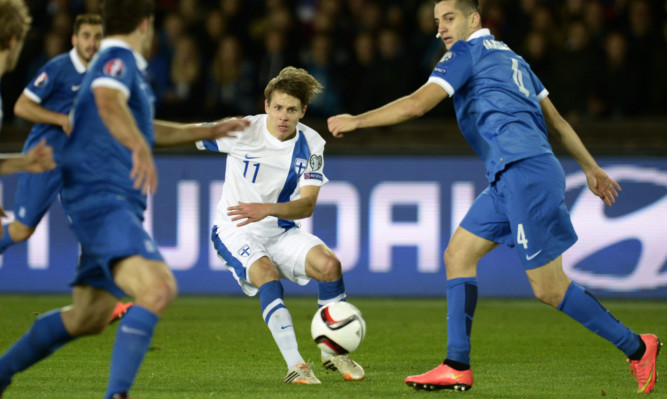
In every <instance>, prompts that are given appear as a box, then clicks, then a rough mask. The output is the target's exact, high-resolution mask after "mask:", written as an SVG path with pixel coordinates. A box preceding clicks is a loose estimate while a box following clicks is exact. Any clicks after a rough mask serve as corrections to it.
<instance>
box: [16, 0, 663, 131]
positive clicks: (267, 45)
mask: <svg viewBox="0 0 667 399" xmlns="http://www.w3.org/2000/svg"><path fill="white" fill-rule="evenodd" d="M27 3H29V4H30V7H31V11H32V15H33V17H34V23H33V30H32V31H31V34H30V36H29V38H28V43H27V44H26V47H25V49H24V54H23V55H22V59H21V61H20V64H19V65H20V67H19V68H17V71H16V72H14V74H13V77H11V78H10V77H6V78H5V79H3V86H9V87H6V88H4V90H7V91H10V92H12V93H13V95H14V96H18V93H20V91H21V90H22V89H23V87H24V86H25V84H26V83H27V82H28V81H29V79H30V78H32V76H33V75H34V74H35V72H36V71H37V70H38V68H39V67H40V66H41V65H43V64H44V63H45V62H46V61H47V60H48V59H50V58H51V57H53V56H55V55H57V54H59V53H61V52H64V51H67V50H69V48H70V46H71V45H70V35H71V27H72V21H73V17H74V16H76V15H77V14H78V13H81V12H97V11H98V10H99V0H32V1H30V0H29V1H27ZM156 3H157V7H158V12H157V15H156V35H155V40H154V43H153V48H152V54H151V56H150V58H149V69H148V75H149V79H150V81H151V83H152V85H153V89H154V91H155V94H156V97H157V103H156V113H157V117H159V118H165V117H166V118H169V119H179V120H204V119H213V118H218V117H221V116H225V115H247V114H253V113H259V112H263V110H264V105H263V100H264V95H263V91H264V87H265V86H266V84H267V82H268V81H269V80H270V79H271V78H272V77H273V76H275V75H277V73H278V72H279V71H280V70H281V69H282V68H283V67H285V66H287V65H294V66H299V67H303V68H305V69H307V70H308V71H309V72H310V73H311V74H312V75H313V76H315V77H316V78H317V79H318V80H319V81H320V82H321V83H322V84H323V85H324V86H325V90H324V92H323V93H322V94H321V95H320V96H319V97H318V98H316V100H315V101H314V102H313V103H312V104H311V105H310V106H309V108H308V114H309V116H311V117H313V116H319V117H327V116H330V115H333V114H336V113H339V112H350V113H358V112H362V111H365V110H368V109H370V108H373V107H376V106H378V105H382V104H384V103H386V102H388V101H391V100H393V99H396V98H398V97H400V96H402V95H404V94H408V93H410V92H412V91H413V90H415V89H416V88H418V87H419V86H420V85H422V84H423V83H425V82H426V80H427V78H428V75H429V74H430V72H431V70H432V68H433V66H434V65H435V63H437V61H438V60H439V58H440V57H441V56H442V54H443V52H444V46H443V44H442V43H441V42H440V41H439V40H438V39H436V38H435V33H436V28H435V23H434V18H433V1H432V0H219V1H217V0H156ZM480 4H481V5H482V19H483V24H484V26H485V27H487V28H489V29H490V30H491V32H492V33H493V34H494V35H495V36H496V38H497V39H499V40H503V41H505V42H506V43H507V44H508V45H509V46H510V47H511V48H512V49H514V50H515V51H516V52H517V53H519V54H520V55H522V56H523V57H524V58H525V59H526V60H527V61H528V62H529V64H530V65H531V66H532V68H533V70H534V71H535V72H536V73H537V75H538V77H540V79H541V80H542V82H543V83H544V84H545V86H546V87H547V89H549V90H550V92H551V99H552V101H553V102H554V103H555V104H556V106H557V107H558V108H559V109H560V111H561V112H562V113H563V114H564V115H566V116H567V117H568V118H569V119H570V120H587V119H599V118H626V117H634V116H664V115H665V110H666V109H667V94H666V93H667V18H666V16H667V1H664V0H482V1H480ZM3 93H4V91H3ZM5 98H6V100H5V102H6V103H8V102H11V103H13V101H11V100H10V98H7V97H5ZM447 105H448V106H445V107H438V108H437V109H436V110H437V112H433V111H432V112H431V113H430V115H431V116H452V115H453V110H452V107H451V105H450V104H447ZM8 113H11V110H6V115H7V114H8Z"/></svg>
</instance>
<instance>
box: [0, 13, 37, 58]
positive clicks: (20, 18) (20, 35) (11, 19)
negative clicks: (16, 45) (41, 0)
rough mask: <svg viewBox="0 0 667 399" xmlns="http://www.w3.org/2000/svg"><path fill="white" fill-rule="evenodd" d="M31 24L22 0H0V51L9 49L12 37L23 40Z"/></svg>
mask: <svg viewBox="0 0 667 399" xmlns="http://www.w3.org/2000/svg"><path fill="white" fill-rule="evenodd" d="M31 22H32V18H31V17H30V13H29V12H28V7H26V5H25V3H24V2H23V0H0V51H4V50H7V49H9V41H10V40H11V38H12V37H16V38H17V39H18V40H23V39H25V37H26V35H27V34H28V30H29V29H30V23H31Z"/></svg>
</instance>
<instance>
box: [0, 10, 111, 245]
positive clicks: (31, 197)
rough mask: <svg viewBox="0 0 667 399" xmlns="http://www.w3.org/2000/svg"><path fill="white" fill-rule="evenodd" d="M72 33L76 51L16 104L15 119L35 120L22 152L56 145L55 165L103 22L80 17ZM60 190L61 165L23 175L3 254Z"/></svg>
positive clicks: (46, 70)
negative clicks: (43, 143)
mask: <svg viewBox="0 0 667 399" xmlns="http://www.w3.org/2000/svg"><path fill="white" fill-rule="evenodd" d="M73 30H74V33H73V35H72V45H73V46H74V47H73V48H72V50H71V51H69V52H68V53H64V54H61V55H59V56H56V57H55V58H53V59H52V60H51V61H49V62H48V63H46V65H44V66H43V67H42V68H41V69H40V70H39V72H38V73H37V75H36V76H35V78H34V79H33V80H32V81H31V82H30V84H28V86H27V87H26V88H25V89H24V90H23V93H22V94H21V96H20V97H19V99H18V100H17V102H16V104H15V105H14V113H15V114H16V115H17V116H20V117H22V118H24V119H26V120H29V121H31V122H35V125H34V126H33V128H32V130H31V131H30V133H29V134H28V139H27V140H26V142H25V144H24V147H23V151H24V152H25V151H28V150H29V149H30V148H32V147H33V146H35V145H36V144H37V143H38V142H39V141H40V140H42V139H46V142H47V143H48V144H49V145H50V146H51V147H53V151H54V157H55V160H56V163H60V158H61V156H60V153H61V152H62V148H63V146H64V145H65V141H66V140H67V135H68V134H69V133H70V132H71V128H70V122H69V116H68V114H69V111H70V109H71V108H72V102H73V101H74V96H75V95H76V93H77V92H78V90H79V87H80V86H81V81H82V80H83V75H84V73H85V72H86V67H87V66H88V62H90V59H91V58H92V57H93V55H95V53H96V52H97V49H98V48H99V46H100V42H101V41H102V18H101V17H100V16H99V15H94V14H84V15H79V16H77V17H76V20H75V22H74V29H73ZM61 187H62V178H61V172H60V168H59V167H58V168H56V169H55V170H53V171H50V172H48V173H42V174H39V175H32V174H24V175H21V176H20V177H19V181H18V188H17V191H16V195H15V201H14V202H15V205H14V206H15V220H14V221H13V222H11V223H10V224H5V225H4V226H3V233H4V235H3V238H2V240H0V253H2V252H4V251H5V249H7V248H8V247H9V246H10V245H12V244H14V243H15V242H20V241H25V240H27V239H28V238H29V237H30V236H31V235H32V233H33V232H34V231H35V227H36V226H37V224H38V223H39V221H40V220H41V219H42V217H43V216H44V214H45V213H46V211H47V210H48V208H49V207H50V206H51V203H52V202H53V201H54V200H55V198H56V196H57V195H58V193H59V192H60V188H61Z"/></svg>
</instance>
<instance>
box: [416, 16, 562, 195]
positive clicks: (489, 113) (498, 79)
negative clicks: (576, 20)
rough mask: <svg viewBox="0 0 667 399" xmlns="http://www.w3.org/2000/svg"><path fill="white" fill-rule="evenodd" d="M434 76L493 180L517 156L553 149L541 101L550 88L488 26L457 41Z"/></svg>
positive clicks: (432, 75) (487, 174)
mask: <svg viewBox="0 0 667 399" xmlns="http://www.w3.org/2000/svg"><path fill="white" fill-rule="evenodd" d="M428 81H429V82H433V83H436V84H438V85H440V86H442V87H443V88H444V89H445V90H446V91H447V93H448V94H449V95H450V96H451V97H452V99H453V101H454V109H455V111H456V118H457V120H458V124H459V128H460V129H461V132H462V133H463V135H464V137H465V138H466V140H467V141H468V143H470V145H471V146H472V148H473V150H474V151H475V152H476V153H477V155H478V156H479V157H480V158H481V159H482V161H484V165H485V166H486V177H487V179H488V180H489V182H494V181H495V180H496V177H497V175H498V173H499V172H501V171H503V170H504V169H505V167H506V166H507V165H508V164H510V163H512V162H516V161H518V160H521V159H525V158H529V157H533V156H536V155H540V154H544V153H552V149H551V145H550V144H549V141H548V139H547V129H546V124H545V122H544V116H543V115H542V109H541V107H540V101H541V100H542V99H544V98H545V97H546V96H547V95H548V94H549V93H548V91H547V90H546V89H545V88H544V86H543V85H542V82H540V80H539V79H538V78H537V76H535V74H534V73H533V71H532V70H531V69H530V66H529V65H528V64H527V63H526V61H524V59H523V58H522V57H520V56H519V55H517V54H516V53H515V52H513V51H512V50H511V49H510V48H509V47H508V46H507V45H506V44H505V43H503V42H500V41H496V40H495V39H494V37H493V36H492V35H491V34H490V32H489V30H488V29H480V30H479V31H477V32H475V33H473V34H472V35H471V36H470V38H469V39H468V40H467V41H463V40H459V41H458V42H456V43H455V44H454V45H453V46H452V47H451V49H450V51H448V52H446V53H445V55H444V56H443V57H442V59H441V60H440V62H439V63H438V64H437V65H436V67H435V68H434V70H433V72H432V73H431V76H430V77H429V80H428Z"/></svg>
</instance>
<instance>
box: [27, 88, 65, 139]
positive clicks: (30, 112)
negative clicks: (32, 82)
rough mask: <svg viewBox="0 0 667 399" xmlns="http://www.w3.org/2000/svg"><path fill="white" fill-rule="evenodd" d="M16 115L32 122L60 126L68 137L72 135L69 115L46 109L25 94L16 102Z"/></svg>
mask: <svg viewBox="0 0 667 399" xmlns="http://www.w3.org/2000/svg"><path fill="white" fill-rule="evenodd" d="M14 114H16V115H17V116H20V117H21V118H23V119H25V120H27V121H30V122H35V123H45V124H49V125H57V126H60V127H62V129H63V131H64V132H65V133H66V134H67V135H68V136H69V134H70V133H72V127H71V125H70V120H69V115H67V114H61V113H58V112H54V111H51V110H49V109H46V108H44V107H42V106H41V105H39V104H37V103H36V102H34V101H33V100H31V99H30V97H28V96H27V95H26V94H25V93H21V95H20V96H19V99H18V100H16V104H14Z"/></svg>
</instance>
